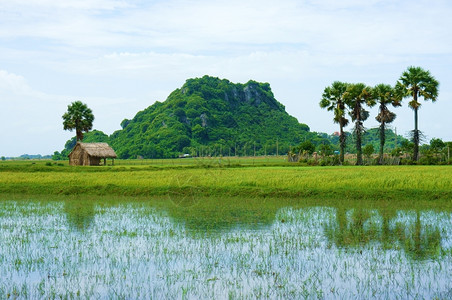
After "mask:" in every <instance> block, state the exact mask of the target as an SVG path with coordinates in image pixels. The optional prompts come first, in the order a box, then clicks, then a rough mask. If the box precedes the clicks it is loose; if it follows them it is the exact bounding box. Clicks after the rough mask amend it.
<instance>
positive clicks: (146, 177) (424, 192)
mask: <svg viewBox="0 0 452 300" xmlns="http://www.w3.org/2000/svg"><path fill="white" fill-rule="evenodd" d="M451 187H452V168H450V167H448V166H367V167H355V166H349V167H298V166H295V167H294V165H287V166H262V165H255V166H252V165H245V166H243V165H242V166H240V165H238V164H230V165H229V166H227V165H226V166H225V165H216V166H215V165H212V164H203V165H201V164H191V165H190V164H187V165H176V164H166V165H165V164H161V165H158V164H148V165H143V166H132V165H130V166H127V165H124V164H123V165H120V166H113V167H69V166H66V165H64V166H61V165H60V166H58V165H53V164H52V165H49V164H48V163H47V165H46V164H45V163H35V164H32V163H30V162H28V163H9V164H8V163H3V164H0V193H4V194H26V195H60V194H61V195H124V196H161V195H169V196H175V197H177V196H182V197H186V196H247V197H297V198H319V199H325V198H339V199H375V200H392V199H394V200H397V199H413V200H435V199H443V200H448V199H452V189H451Z"/></svg>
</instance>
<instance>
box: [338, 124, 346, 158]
mask: <svg viewBox="0 0 452 300" xmlns="http://www.w3.org/2000/svg"><path fill="white" fill-rule="evenodd" d="M345 139H346V137H345V133H344V126H342V124H340V135H339V143H340V147H341V153H340V156H339V160H340V162H341V165H342V164H343V163H344V156H345V155H344V152H345Z"/></svg>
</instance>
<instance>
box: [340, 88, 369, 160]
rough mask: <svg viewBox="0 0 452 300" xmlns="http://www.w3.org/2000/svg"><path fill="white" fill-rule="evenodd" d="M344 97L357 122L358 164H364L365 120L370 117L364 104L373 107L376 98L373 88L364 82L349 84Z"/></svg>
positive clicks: (354, 120) (355, 129)
mask: <svg viewBox="0 0 452 300" xmlns="http://www.w3.org/2000/svg"><path fill="white" fill-rule="evenodd" d="M344 99H345V101H346V103H347V105H348V106H349V107H350V110H351V111H350V116H351V117H352V121H353V122H355V128H354V130H353V131H354V134H355V136H356V153H357V159H356V165H362V164H363V153H362V150H361V146H362V138H361V137H362V134H363V133H364V126H363V122H364V121H365V120H367V118H368V117H369V112H368V111H367V110H365V109H364V107H363V106H364V105H367V106H369V107H372V106H374V105H375V100H374V98H373V95H372V88H371V87H369V86H366V85H365V84H364V83H354V84H349V85H348V87H347V91H346V92H345V94H344Z"/></svg>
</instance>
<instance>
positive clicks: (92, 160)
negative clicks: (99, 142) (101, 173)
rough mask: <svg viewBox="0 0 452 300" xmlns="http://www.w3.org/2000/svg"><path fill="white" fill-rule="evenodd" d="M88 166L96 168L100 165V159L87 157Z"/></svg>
mask: <svg viewBox="0 0 452 300" xmlns="http://www.w3.org/2000/svg"><path fill="white" fill-rule="evenodd" d="M89 165H90V166H98V165H100V157H93V156H90V157H89Z"/></svg>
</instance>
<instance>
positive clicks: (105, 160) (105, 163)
mask: <svg viewBox="0 0 452 300" xmlns="http://www.w3.org/2000/svg"><path fill="white" fill-rule="evenodd" d="M106 165H107V158H106V157H104V166H106Z"/></svg>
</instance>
